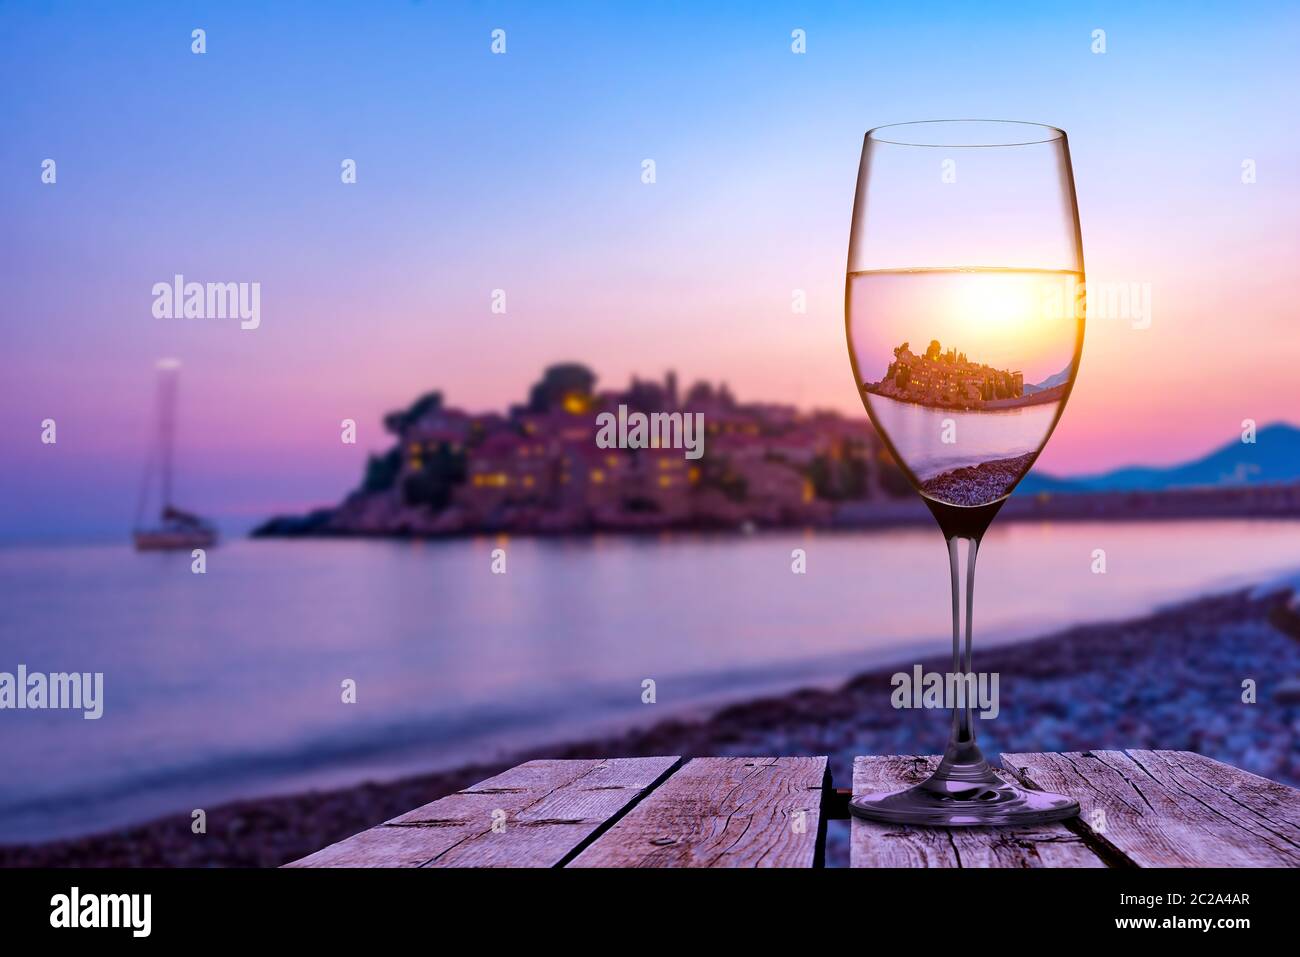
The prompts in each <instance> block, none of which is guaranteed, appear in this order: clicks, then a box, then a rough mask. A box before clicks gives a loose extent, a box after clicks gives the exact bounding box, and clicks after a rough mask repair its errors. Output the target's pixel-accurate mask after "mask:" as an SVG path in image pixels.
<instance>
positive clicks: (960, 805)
mask: <svg viewBox="0 0 1300 957" xmlns="http://www.w3.org/2000/svg"><path fill="white" fill-rule="evenodd" d="M932 782H933V779H932V780H931V781H927V782H925V783H924V784H918V785H916V787H911V788H908V789H907V790H905V791H881V792H878V793H876V794H864V795H861V796H859V797H855V798H853V799H852V800H851V801H849V812H850V813H851V814H852V815H853V816H854V817H861V818H866V819H867V820H869V821H888V822H891V823H894V824H920V825H925V826H929V827H986V826H999V825H1008V824H1042V823H1044V822H1046V821H1060V820H1063V819H1065V818H1069V817H1074V816H1075V815H1076V814H1078V813H1079V802H1078V801H1076V800H1075V799H1074V798H1072V797H1067V796H1066V795H1064V794H1052V793H1051V792H1050V791H1030V790H1028V789H1027V788H1022V787H1018V786H1017V785H1014V784H1006V783H1003V782H1001V781H998V782H997V783H967V784H965V786H963V787H953V786H952V785H953V784H955V783H956V782H946V785H945V783H941V782H933V783H932Z"/></svg>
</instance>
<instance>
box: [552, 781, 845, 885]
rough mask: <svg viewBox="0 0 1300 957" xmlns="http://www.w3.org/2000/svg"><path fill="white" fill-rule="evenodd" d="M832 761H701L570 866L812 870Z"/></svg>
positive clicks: (664, 786) (644, 802)
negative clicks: (828, 762) (827, 764)
mask: <svg viewBox="0 0 1300 957" xmlns="http://www.w3.org/2000/svg"><path fill="white" fill-rule="evenodd" d="M826 784H827V772H826V758H824V757H818V758H696V759H694V760H693V761H690V762H688V763H687V764H686V766H685V767H683V768H682V769H681V770H679V771H678V772H677V773H676V774H674V775H673V776H672V777H670V778H668V780H667V781H665V782H664V783H663V784H661V785H660V786H659V787H658V788H656V789H655V790H654V791H652V792H651V793H650V794H649V795H647V796H646V798H645V799H644V800H642V801H641V803H639V804H638V805H637V806H636V807H634V808H633V809H632V810H631V811H630V812H628V813H627V814H626V815H625V816H624V817H622V818H621V819H619V821H618V822H617V823H616V824H615V825H614V826H613V827H611V828H610V829H609V830H608V831H606V832H605V833H604V834H602V835H601V836H600V837H599V838H597V839H596V840H595V841H594V842H593V843H592V844H591V845H590V846H589V847H587V849H586V850H584V851H583V852H582V853H581V854H579V855H578V856H577V857H576V858H575V859H574V860H573V862H572V863H571V864H570V865H569V866H570V867H812V866H813V865H814V863H815V862H816V861H817V860H818V857H819V852H820V847H819V842H820V840H821V837H822V833H821V827H820V824H821V803H822V795H823V793H824V791H825V788H826Z"/></svg>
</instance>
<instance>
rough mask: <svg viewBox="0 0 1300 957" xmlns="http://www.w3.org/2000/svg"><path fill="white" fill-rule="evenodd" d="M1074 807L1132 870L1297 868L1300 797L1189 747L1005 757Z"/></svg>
mask: <svg viewBox="0 0 1300 957" xmlns="http://www.w3.org/2000/svg"><path fill="white" fill-rule="evenodd" d="M1003 761H1004V762H1005V763H1006V764H1007V766H1008V767H1011V768H1014V769H1015V770H1016V773H1017V774H1018V775H1019V776H1021V777H1022V778H1025V779H1027V780H1032V781H1034V782H1035V783H1036V784H1037V785H1038V786H1039V787H1041V788H1043V789H1045V790H1049V791H1063V792H1065V793H1068V794H1071V795H1073V796H1074V797H1075V798H1077V799H1078V801H1079V806H1080V817H1079V826H1081V827H1083V828H1086V829H1087V832H1088V836H1089V839H1090V840H1092V841H1095V842H1097V843H1098V844H1100V845H1104V846H1105V847H1106V848H1108V849H1110V850H1112V851H1113V852H1114V853H1115V854H1117V855H1119V856H1120V857H1122V859H1124V860H1126V861H1128V862H1131V863H1132V864H1135V865H1136V866H1138V867H1297V866H1300V791H1297V790H1296V789H1295V788H1290V787H1287V786H1286V785H1284V784H1278V783H1277V782H1275V781H1270V780H1268V779H1267V778H1261V777H1259V776H1257V775H1254V774H1250V773H1249V772H1246V771H1242V770H1239V769H1237V768H1234V767H1232V766H1231V765H1228V764H1223V763H1222V762H1220V761H1215V760H1213V759H1211V758H1207V757H1204V756H1203V755H1200V754H1195V753H1193V752H1190V751H1139V750H1132V751H1129V752H1127V753H1125V752H1123V751H1085V752H1076V753H1069V754H1006V755H1003Z"/></svg>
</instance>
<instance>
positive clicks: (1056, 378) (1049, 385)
mask: <svg viewBox="0 0 1300 957" xmlns="http://www.w3.org/2000/svg"><path fill="white" fill-rule="evenodd" d="M1069 381H1070V367H1069V366H1066V367H1065V368H1064V369H1062V370H1061V371H1060V372H1058V373H1056V375H1049V376H1048V377H1047V378H1046V379H1044V380H1043V381H1042V382H1037V383H1035V384H1033V385H1027V386H1025V390H1024V391H1025V395H1033V394H1034V393H1035V392H1042V391H1043V390H1045V389H1054V388H1056V387H1057V386H1058V385H1065V383H1067V382H1069Z"/></svg>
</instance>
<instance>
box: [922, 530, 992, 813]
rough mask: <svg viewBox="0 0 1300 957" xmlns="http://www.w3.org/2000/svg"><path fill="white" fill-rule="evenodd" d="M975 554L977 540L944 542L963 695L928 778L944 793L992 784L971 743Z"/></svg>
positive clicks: (957, 671)
mask: <svg viewBox="0 0 1300 957" xmlns="http://www.w3.org/2000/svg"><path fill="white" fill-rule="evenodd" d="M962 542H965V543H966V575H965V582H964V586H963V580H962V574H961V561H960V544H961V543H962ZM978 552H979V539H977V538H963V537H961V536H957V535H954V536H953V537H952V538H949V539H948V565H949V568H950V570H951V572H952V672H953V674H954V675H956V676H957V677H958V679H959V681H958V687H959V688H960V689H965V691H966V693H965V694H964V695H963V696H962V697H961V698H959V699H958V700H957V701H954V702H953V709H952V732H951V734H950V735H949V737H948V747H947V748H946V749H945V750H944V755H943V761H942V762H940V764H939V768H938V770H936V771H935V773H934V777H933V778H932V779H931V786H935V787H939V788H942V789H943V790H945V791H953V790H961V789H963V787H964V786H965V787H968V786H969V785H971V784H996V783H997V781H998V779H997V776H996V775H994V773H993V770H992V768H990V767H989V763H988V762H987V761H985V760H984V755H983V753H982V752H981V751H980V749H979V745H978V744H976V743H975V725H974V707H973V705H974V702H973V701H972V697H973V694H972V692H973V691H974V688H975V681H974V679H973V678H968V677H967V676H970V675H972V674H973V672H972V669H971V629H972V623H973V621H974V604H973V602H974V598H975V556H976V554H977V553H978ZM963 610H964V611H965V616H966V628H965V640H964V641H963V635H962V612H963Z"/></svg>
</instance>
